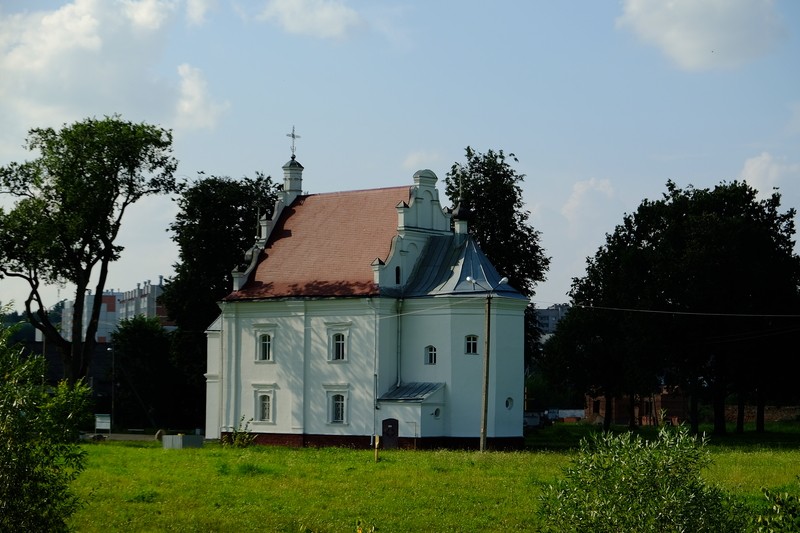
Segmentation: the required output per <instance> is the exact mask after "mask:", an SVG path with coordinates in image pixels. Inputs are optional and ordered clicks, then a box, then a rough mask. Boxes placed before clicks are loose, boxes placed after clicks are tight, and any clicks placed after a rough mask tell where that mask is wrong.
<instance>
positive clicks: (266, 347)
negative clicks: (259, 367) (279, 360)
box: [258, 333, 272, 361]
mask: <svg viewBox="0 0 800 533" xmlns="http://www.w3.org/2000/svg"><path fill="white" fill-rule="evenodd" d="M258 360H259V361H272V335H270V334H269V333H262V334H261V335H260V336H259V337H258Z"/></svg>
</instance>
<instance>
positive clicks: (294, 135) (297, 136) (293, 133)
mask: <svg viewBox="0 0 800 533" xmlns="http://www.w3.org/2000/svg"><path fill="white" fill-rule="evenodd" d="M286 136H287V137H291V138H292V160H294V158H295V155H294V153H295V151H296V149H297V148H296V147H295V145H294V141H295V140H296V139H299V138H300V136H299V135H297V134H296V133H295V132H294V126H292V133H287V134H286Z"/></svg>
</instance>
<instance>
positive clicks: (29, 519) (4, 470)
mask: <svg viewBox="0 0 800 533" xmlns="http://www.w3.org/2000/svg"><path fill="white" fill-rule="evenodd" d="M11 333H12V330H11V329H7V328H2V327H0V531H63V530H66V524H65V521H66V519H67V518H69V516H70V515H71V514H72V513H73V512H74V511H75V510H76V509H77V508H78V506H79V505H80V501H79V500H78V498H77V497H76V496H75V495H74V494H72V492H71V491H70V483H71V482H72V481H73V480H74V479H75V478H76V477H77V476H78V474H79V473H80V472H81V471H82V470H83V468H84V463H85V452H84V451H83V450H81V448H80V446H79V445H78V443H77V441H78V426H79V425H80V423H81V421H82V419H83V418H84V416H85V415H86V413H88V410H87V405H88V402H89V398H90V390H89V388H88V387H86V386H85V385H82V384H78V385H75V386H74V387H70V386H68V385H66V384H60V385H59V386H57V387H56V388H55V389H52V390H51V389H50V388H49V387H48V386H47V384H46V383H45V381H44V375H45V368H46V367H45V360H44V358H43V357H41V356H38V355H32V356H29V357H24V356H23V353H22V350H21V349H20V348H16V347H12V346H10V344H9V342H10V341H9V339H10V336H11Z"/></svg>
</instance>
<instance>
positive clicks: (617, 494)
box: [540, 426, 748, 533]
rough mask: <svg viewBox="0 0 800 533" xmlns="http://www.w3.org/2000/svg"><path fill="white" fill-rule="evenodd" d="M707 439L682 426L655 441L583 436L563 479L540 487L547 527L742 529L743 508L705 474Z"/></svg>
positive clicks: (629, 436)
mask: <svg viewBox="0 0 800 533" xmlns="http://www.w3.org/2000/svg"><path fill="white" fill-rule="evenodd" d="M705 444H706V441H705V439H697V438H695V437H693V436H692V435H690V434H689V430H688V429H687V428H686V427H684V426H680V427H678V428H667V427H662V428H661V430H660V431H659V433H658V438H657V439H656V440H653V441H650V442H648V441H646V440H644V439H642V438H641V437H639V436H636V435H634V434H632V433H621V434H616V435H615V434H611V433H603V434H598V435H593V436H592V437H591V438H590V439H584V440H582V441H581V446H580V452H579V454H578V457H577V458H576V459H575V460H574V461H573V463H572V464H571V465H570V466H569V467H567V468H566V469H565V476H566V478H565V479H563V480H561V481H559V482H558V483H556V484H555V485H550V486H548V487H546V488H545V490H544V491H543V495H542V500H541V503H542V505H541V508H540V514H541V517H542V520H543V523H544V524H545V528H546V530H548V531H560V532H567V531H592V532H597V533H602V532H612V531H614V532H618V531H626V532H652V531H659V532H672V531H675V532H678V531H692V532H703V531H710V532H719V531H726V532H735V531H744V530H745V529H746V527H747V522H748V519H747V516H746V514H745V512H744V509H743V508H742V507H740V506H739V505H736V504H734V502H733V501H732V500H731V499H730V498H729V497H728V496H727V495H726V494H724V493H723V492H722V491H721V490H720V489H718V488H716V487H711V486H708V485H707V484H706V483H705V482H704V481H703V480H702V479H701V477H700V471H701V470H702V469H703V468H704V467H706V466H707V465H708V464H709V463H710V456H709V453H708V451H707V450H706V448H705Z"/></svg>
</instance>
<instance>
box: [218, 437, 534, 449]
mask: <svg viewBox="0 0 800 533" xmlns="http://www.w3.org/2000/svg"><path fill="white" fill-rule="evenodd" d="M228 434H229V433H223V435H228ZM255 435H256V437H255V440H254V443H255V444H259V445H263V446H288V447H292V448H302V447H311V448H315V447H318V448H322V447H326V446H334V447H339V448H354V449H359V450H368V449H371V448H372V447H373V446H374V444H373V442H372V438H371V437H370V436H369V435H353V436H350V435H304V434H286V433H256V434H255ZM486 446H487V448H488V449H490V450H498V451H508V450H521V449H523V448H524V447H525V438H524V437H521V436H520V437H498V438H488V439H486ZM398 447H399V448H402V449H406V450H411V449H419V450H435V449H440V448H444V449H450V450H477V449H479V447H480V441H479V439H478V438H477V437H418V438H413V437H400V438H399V439H398ZM381 448H383V446H381Z"/></svg>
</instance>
